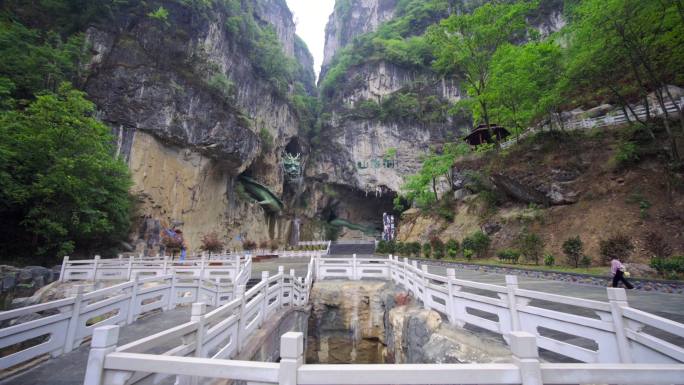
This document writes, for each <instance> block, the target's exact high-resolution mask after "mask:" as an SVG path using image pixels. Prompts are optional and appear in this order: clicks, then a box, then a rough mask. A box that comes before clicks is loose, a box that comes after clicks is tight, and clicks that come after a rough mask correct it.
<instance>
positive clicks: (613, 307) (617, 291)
mask: <svg viewBox="0 0 684 385" xmlns="http://www.w3.org/2000/svg"><path fill="white" fill-rule="evenodd" d="M607 291H608V300H609V301H610V313H611V315H612V318H613V326H614V327H615V339H616V340H617V341H616V342H617V347H618V355H617V357H618V358H619V359H620V362H621V363H623V364H629V363H632V355H631V353H630V349H629V341H628V340H627V335H626V334H625V322H624V319H623V317H622V308H623V307H628V306H629V305H628V304H627V293H626V292H625V289H623V288H618V287H609V288H607Z"/></svg>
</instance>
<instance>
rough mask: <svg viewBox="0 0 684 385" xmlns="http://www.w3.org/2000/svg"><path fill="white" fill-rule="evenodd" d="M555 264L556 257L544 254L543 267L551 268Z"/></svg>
mask: <svg viewBox="0 0 684 385" xmlns="http://www.w3.org/2000/svg"><path fill="white" fill-rule="evenodd" d="M555 264H556V257H554V256H553V255H552V254H546V255H545V256H544V266H553V265H555Z"/></svg>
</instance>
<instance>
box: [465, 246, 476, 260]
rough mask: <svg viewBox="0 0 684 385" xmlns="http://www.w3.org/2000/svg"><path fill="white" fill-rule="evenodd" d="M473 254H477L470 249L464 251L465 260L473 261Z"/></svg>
mask: <svg viewBox="0 0 684 385" xmlns="http://www.w3.org/2000/svg"><path fill="white" fill-rule="evenodd" d="M473 254H475V252H474V251H472V250H470V249H463V256H464V257H465V259H467V260H469V261H470V260H471V259H473Z"/></svg>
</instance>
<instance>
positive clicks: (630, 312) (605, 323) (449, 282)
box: [315, 256, 684, 363]
mask: <svg viewBox="0 0 684 385" xmlns="http://www.w3.org/2000/svg"><path fill="white" fill-rule="evenodd" d="M315 271H316V279H318V280H323V279H349V280H360V279H382V278H384V279H391V280H392V281H393V282H394V283H395V284H398V285H402V286H403V287H405V288H406V289H407V290H408V291H409V292H411V293H412V294H413V295H414V296H415V297H416V298H417V299H419V300H421V301H422V302H423V305H424V306H425V307H426V308H428V309H432V310H435V311H438V312H440V313H442V314H444V315H446V316H447V318H448V319H449V321H450V322H451V323H453V324H455V325H460V326H463V325H465V324H466V323H469V324H472V325H476V326H478V327H481V328H484V329H487V330H489V331H492V332H495V333H499V334H501V335H502V336H503V337H504V339H508V338H509V335H510V333H512V332H518V331H524V332H528V333H531V334H533V335H535V336H537V344H538V345H539V347H541V348H544V349H547V350H549V351H552V352H554V353H558V354H561V355H564V356H566V357H570V358H573V359H576V360H578V361H582V362H587V363H630V362H658V363H681V362H684V349H683V348H682V347H681V346H676V345H673V344H672V343H670V342H667V341H665V340H663V339H661V338H659V337H657V336H655V335H653V334H649V333H650V332H648V331H647V330H644V329H645V328H646V327H650V328H655V329H659V330H661V331H664V332H666V333H669V334H671V335H674V336H677V337H683V338H684V325H682V324H680V323H677V322H674V321H671V320H668V319H665V318H662V317H659V316H656V315H653V314H649V313H646V312H643V311H640V310H637V309H633V308H631V307H629V304H628V302H627V297H626V294H625V291H624V289H613V288H609V289H607V291H608V301H607V302H601V301H595V300H588V299H583V298H574V297H566V296H562V295H557V294H550V293H543V292H537V291H532V290H524V289H520V288H519V287H518V283H517V282H518V281H517V277H516V276H512V275H509V276H506V286H498V285H492V284H486V283H479V282H472V281H465V280H460V279H456V278H455V274H454V271H453V270H451V269H450V270H448V271H447V276H446V277H445V276H441V275H437V274H431V273H429V272H428V271H427V266H426V265H423V268H421V269H419V268H418V265H417V262H416V261H413V262H412V263H409V262H408V260H407V259H406V258H405V259H404V260H403V261H401V260H399V258H397V257H392V256H390V257H389V258H386V259H385V258H356V256H353V257H352V258H320V259H318V260H317V261H316V269H315ZM545 303H546V304H547V305H544V304H545ZM548 304H551V306H548ZM559 305H560V306H559ZM649 330H650V329H649ZM558 333H562V334H564V335H571V336H574V337H579V338H578V339H577V340H583V341H585V342H586V343H585V344H584V345H588V346H593V347H587V346H579V345H576V344H573V343H569V342H567V341H562V340H559V339H557V338H556V337H554V336H555V335H558Z"/></svg>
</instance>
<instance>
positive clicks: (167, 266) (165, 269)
mask: <svg viewBox="0 0 684 385" xmlns="http://www.w3.org/2000/svg"><path fill="white" fill-rule="evenodd" d="M168 268H169V256H168V255H165V256H164V265H163V269H164V273H163V274H162V275H166V271H167V269H168Z"/></svg>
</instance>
